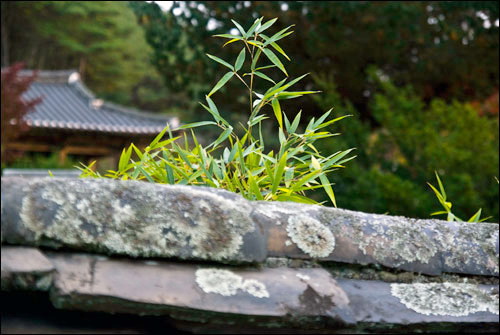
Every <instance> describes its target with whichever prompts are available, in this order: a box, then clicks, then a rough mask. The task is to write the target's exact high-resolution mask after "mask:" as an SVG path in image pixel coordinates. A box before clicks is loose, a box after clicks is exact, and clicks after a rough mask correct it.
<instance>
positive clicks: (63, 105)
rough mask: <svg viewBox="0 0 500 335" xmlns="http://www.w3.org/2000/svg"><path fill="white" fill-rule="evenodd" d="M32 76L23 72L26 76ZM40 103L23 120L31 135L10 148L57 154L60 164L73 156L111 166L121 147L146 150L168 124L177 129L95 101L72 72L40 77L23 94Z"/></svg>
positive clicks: (171, 120)
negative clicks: (40, 98)
mask: <svg viewBox="0 0 500 335" xmlns="http://www.w3.org/2000/svg"><path fill="white" fill-rule="evenodd" d="M31 73H32V72H31V71H22V73H21V75H29V74H31ZM24 96H25V97H26V98H27V99H33V98H37V97H42V102H41V103H40V104H38V105H36V106H35V110H34V111H33V112H31V113H29V114H27V115H26V116H25V120H26V122H27V123H28V125H29V126H30V130H29V131H28V132H27V133H25V134H23V136H22V137H21V138H19V139H17V140H16V141H15V142H12V143H9V145H8V148H9V149H12V150H21V151H24V152H26V153H30V152H58V154H59V160H60V162H61V163H63V162H64V161H65V160H66V158H67V156H68V155H77V156H79V158H80V159H81V158H82V156H83V158H84V159H83V160H84V161H85V162H86V163H89V162H90V161H91V160H94V159H98V158H99V159H101V160H103V158H106V159H104V161H106V160H107V161H108V163H111V164H106V165H112V164H114V163H115V162H116V159H117V157H118V156H119V154H120V153H121V151H122V149H123V148H124V147H125V146H128V145H129V144H130V143H134V144H135V145H137V146H138V147H143V146H146V145H147V144H148V143H149V142H150V141H151V140H152V139H153V138H154V137H155V136H156V135H157V134H158V133H159V132H160V131H161V130H163V129H164V128H165V126H166V125H167V124H169V125H170V127H171V129H175V128H176V127H178V126H179V120H178V118H176V117H168V116H165V115H158V114H153V113H149V112H144V111H138V110H136V109H132V108H127V107H123V106H119V105H116V104H112V103H109V102H105V101H103V100H101V99H97V98H96V97H95V95H94V94H93V93H92V92H91V91H90V90H89V89H88V88H87V87H85V85H84V84H83V82H82V81H81V80H80V75H79V74H78V72H76V71H39V72H38V77H37V80H36V81H35V82H33V83H32V85H31V86H30V88H29V90H28V91H27V92H26V93H25V94H24Z"/></svg>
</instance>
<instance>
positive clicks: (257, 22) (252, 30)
mask: <svg viewBox="0 0 500 335" xmlns="http://www.w3.org/2000/svg"><path fill="white" fill-rule="evenodd" d="M262 19H263V18H262V17H261V18H258V19H256V20H255V22H254V23H253V24H252V26H251V27H250V29H248V31H247V37H250V36H251V35H252V34H253V32H254V31H255V30H256V29H257V27H258V26H259V24H261V22H262Z"/></svg>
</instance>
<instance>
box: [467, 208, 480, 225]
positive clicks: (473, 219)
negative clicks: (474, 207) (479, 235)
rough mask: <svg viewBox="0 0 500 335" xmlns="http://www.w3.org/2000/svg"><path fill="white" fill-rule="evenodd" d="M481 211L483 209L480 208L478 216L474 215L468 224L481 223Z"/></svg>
mask: <svg viewBox="0 0 500 335" xmlns="http://www.w3.org/2000/svg"><path fill="white" fill-rule="evenodd" d="M481 210H482V208H479V210H478V211H477V212H476V214H474V215H473V216H472V217H471V218H470V219H469V220H468V221H467V222H479V220H480V219H481Z"/></svg>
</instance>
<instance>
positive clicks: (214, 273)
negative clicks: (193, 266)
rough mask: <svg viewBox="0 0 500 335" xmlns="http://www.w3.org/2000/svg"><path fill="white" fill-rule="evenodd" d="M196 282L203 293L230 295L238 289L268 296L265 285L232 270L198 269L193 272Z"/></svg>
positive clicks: (255, 294)
mask: <svg viewBox="0 0 500 335" xmlns="http://www.w3.org/2000/svg"><path fill="white" fill-rule="evenodd" d="M195 277H196V283H197V284H198V286H200V288H201V289H202V290H203V292H205V293H215V294H220V295H223V296H226V297H227V296H232V295H235V294H236V293H238V290H241V291H243V292H246V293H248V294H251V295H253V296H254V297H257V298H269V292H268V291H267V288H266V285H264V283H262V282H260V281H258V280H256V279H246V280H243V277H241V276H239V275H237V274H235V273H234V272H232V271H229V270H224V269H216V268H211V269H199V270H197V271H196V273H195Z"/></svg>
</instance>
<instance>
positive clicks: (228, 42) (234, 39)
mask: <svg viewBox="0 0 500 335" xmlns="http://www.w3.org/2000/svg"><path fill="white" fill-rule="evenodd" d="M240 40H241V38H233V39H232V40H229V41H227V42H226V43H224V44H223V45H222V47H223V48H224V47H225V46H226V45H228V44H231V43H234V42H237V41H240Z"/></svg>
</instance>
